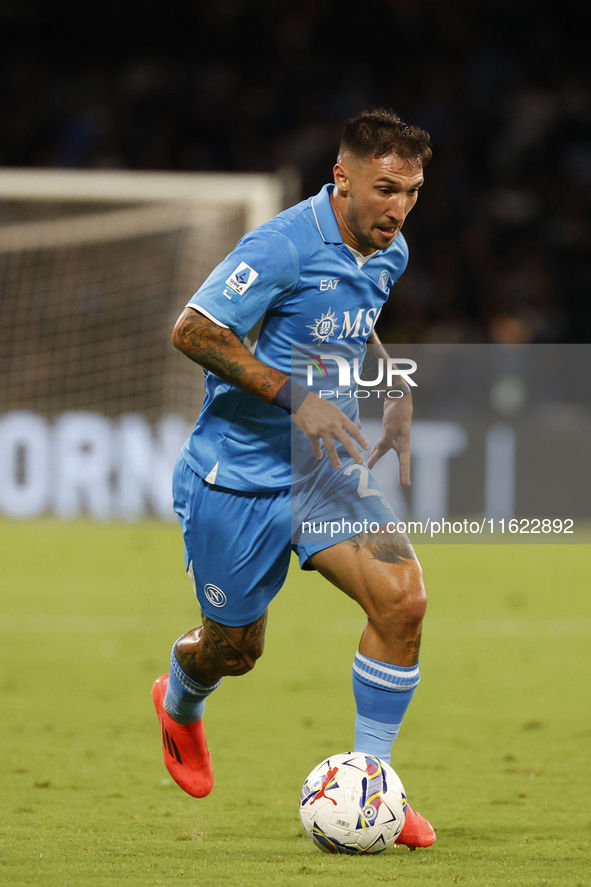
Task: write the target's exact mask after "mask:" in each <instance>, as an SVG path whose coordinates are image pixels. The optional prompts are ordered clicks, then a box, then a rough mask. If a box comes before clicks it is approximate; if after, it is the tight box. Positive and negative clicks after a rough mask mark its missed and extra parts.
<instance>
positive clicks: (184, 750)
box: [152, 674, 213, 798]
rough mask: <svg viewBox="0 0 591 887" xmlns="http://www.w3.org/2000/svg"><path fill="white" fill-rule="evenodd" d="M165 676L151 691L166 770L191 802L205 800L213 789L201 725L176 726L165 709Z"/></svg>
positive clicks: (209, 763)
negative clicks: (193, 799)
mask: <svg viewBox="0 0 591 887" xmlns="http://www.w3.org/2000/svg"><path fill="white" fill-rule="evenodd" d="M167 687H168V675H167V674H163V675H161V676H160V677H159V678H156V680H155V681H154V685H153V687H152V699H153V701H154V708H155V709H156V714H157V715H158V720H159V721H160V727H161V730H162V750H163V752H164V764H165V766H166V769H167V770H168V772H169V773H170V775H171V776H172V778H173V779H174V781H175V782H176V783H177V784H178V785H180V787H181V788H182V789H183V790H184V791H186V792H187V794H189V795H192V796H193V797H194V798H204V797H205V796H206V795H208V794H209V793H210V791H211V790H212V788H213V770H212V767H211V755H210V754H209V750H208V748H207V743H206V742H205V731H204V729H203V721H196V722H195V723H193V724H177V722H176V721H173V719H172V718H171V717H170V715H169V714H168V712H167V711H165V709H164V694H165V693H166V688H167Z"/></svg>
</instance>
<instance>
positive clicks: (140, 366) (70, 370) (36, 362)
mask: <svg viewBox="0 0 591 887" xmlns="http://www.w3.org/2000/svg"><path fill="white" fill-rule="evenodd" d="M283 187H284V186H283V182H282V180H281V179H280V178H279V177H277V176H263V175H225V174H201V173H196V174H192V173H180V174H173V173H137V172H124V171H117V172H115V171H102V170H97V171H95V170H92V171H47V170H0V293H1V295H0V413H2V412H5V411H9V410H14V409H21V410H22V409H29V410H34V411H35V412H37V413H41V414H43V415H45V416H48V417H49V416H55V415H56V414H57V413H59V412H62V411H65V410H91V411H98V412H100V413H103V414H105V415H107V416H116V415H120V414H122V413H128V412H134V413H141V414H143V415H144V416H146V417H147V418H149V419H151V420H154V419H156V418H158V417H159V416H161V415H162V414H164V413H175V414H179V415H182V416H185V417H187V419H194V418H195V416H196V413H197V411H198V408H199V405H200V402H201V398H202V381H201V373H200V372H199V371H198V370H197V371H196V369H197V368H196V367H195V366H194V365H191V362H190V361H188V360H187V358H186V357H183V356H182V355H180V354H179V353H178V352H175V350H174V349H173V348H172V346H171V345H170V331H171V328H172V325H173V323H174V320H175V319H176V317H177V316H178V314H179V313H180V311H181V310H182V307H183V305H184V304H185V303H186V302H187V301H188V299H189V298H190V296H191V295H192V294H193V292H194V291H195V290H196V289H197V288H198V287H199V286H200V284H201V283H202V282H203V280H204V279H205V278H206V277H207V275H208V274H209V272H210V271H211V270H212V268H213V267H214V266H215V265H216V264H217V263H218V262H219V261H220V260H221V259H222V258H223V257H224V256H225V255H226V254H227V253H228V252H229V251H230V250H231V249H232V248H233V246H234V245H235V243H236V242H237V240H238V239H239V238H240V237H241V236H242V235H243V234H244V233H245V232H246V231H248V230H250V229H251V228H253V227H255V226H256V225H258V224H261V223H262V222H264V221H266V220H267V219H269V218H271V217H272V216H273V215H274V214H275V213H277V212H279V211H280V210H281V209H282V208H283Z"/></svg>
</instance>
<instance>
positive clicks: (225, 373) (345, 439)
mask: <svg viewBox="0 0 591 887" xmlns="http://www.w3.org/2000/svg"><path fill="white" fill-rule="evenodd" d="M172 344H173V345H174V346H175V347H176V348H178V349H179V351H182V352H183V354H186V356H187V357H189V358H190V359H191V360H194V361H195V363H198V364H200V365H201V366H202V367H205V369H206V370H211V372H212V373H215V375H216V376H219V377H220V379H223V380H224V381H225V382H230V384H232V385H236V387H237V388H241V389H242V390H243V391H247V392H248V393H249V394H252V395H254V396H255V397H260V398H261V400H264V401H266V403H273V400H274V398H275V396H276V394H277V392H278V391H279V390H280V389H281V388H282V387H283V386H284V385H285V383H286V382H287V380H288V378H289V377H288V375H287V374H286V373H282V372H281V370H276V369H274V368H273V367H270V366H268V365H267V364H265V363H263V362H262V361H260V360H257V358H256V357H254V356H253V355H252V354H251V353H250V351H249V350H248V348H247V347H246V346H245V345H244V344H243V343H242V342H241V341H240V339H239V338H238V336H237V335H236V334H235V333H233V332H232V330H229V329H226V328H224V327H221V326H219V325H218V324H217V323H214V322H213V321H212V320H210V319H209V318H208V317H205V315H204V314H201V312H200V311H198V310H197V309H194V308H185V310H184V311H183V313H182V314H181V315H180V317H179V319H178V320H177V322H176V324H175V327H174V330H173V332H172ZM292 419H293V421H294V422H295V424H296V425H297V426H298V428H300V429H301V430H302V431H303V432H304V434H306V435H307V436H308V438H309V439H310V443H311V444H312V450H313V452H314V455H315V456H316V458H317V459H321V458H322V449H321V447H320V441H321V440H322V442H323V444H324V448H325V450H326V453H327V455H328V457H329V459H330V461H331V462H332V464H333V465H334V467H335V468H340V467H341V461H340V459H339V457H338V455H337V451H336V448H335V443H334V441H335V440H338V441H340V442H341V443H342V445H343V446H344V447H345V449H346V450H347V452H348V453H349V455H351V456H352V457H353V459H355V461H356V462H358V463H361V462H362V461H363V459H362V457H361V453H360V452H359V450H358V449H357V447H356V446H355V444H354V443H353V440H352V439H351V438H354V439H355V440H356V441H358V443H359V444H361V446H362V447H363V448H364V449H367V447H368V444H367V441H366V440H365V438H364V437H363V435H362V434H361V431H360V430H359V428H358V427H357V426H356V425H355V424H354V423H353V422H351V421H350V419H348V418H347V416H345V414H344V413H343V412H342V410H339V408H338V407H337V406H335V405H334V404H332V403H329V402H328V401H326V400H321V399H320V398H319V397H318V396H317V395H316V394H314V393H313V392H310V393H309V394H308V396H307V397H306V399H305V400H304V401H303V403H302V404H301V405H300V407H299V408H298V410H297V411H296V412H295V413H293V414H292Z"/></svg>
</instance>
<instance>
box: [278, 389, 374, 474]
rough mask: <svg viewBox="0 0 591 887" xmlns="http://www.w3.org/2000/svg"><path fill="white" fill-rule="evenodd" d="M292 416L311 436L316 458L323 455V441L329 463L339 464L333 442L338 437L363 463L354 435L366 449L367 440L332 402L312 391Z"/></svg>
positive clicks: (338, 466)
mask: <svg viewBox="0 0 591 887" xmlns="http://www.w3.org/2000/svg"><path fill="white" fill-rule="evenodd" d="M291 418H292V419H293V421H294V422H295V424H296V425H297V426H298V428H299V429H300V430H301V431H303V432H304V434H305V435H306V436H307V437H308V438H309V439H310V443H311V444H312V451H313V453H314V455H315V457H316V458H317V459H322V447H321V446H320V441H322V443H323V444H324V449H325V450H326V455H327V456H328V458H329V459H330V461H331V463H332V465H333V466H334V467H335V468H341V467H342V463H341V460H340V459H339V456H338V453H337V450H336V446H335V441H337V440H338V441H339V443H341V444H342V445H343V446H344V448H345V449H346V451H347V452H348V453H349V455H350V456H351V457H352V458H353V459H354V460H355V462H357V464H358V465H362V464H363V456H362V455H361V453H360V452H359V450H358V449H357V447H356V446H355V444H354V443H353V439H354V440H356V441H357V443H358V444H359V446H360V447H363V449H364V450H368V449H369V444H368V442H367V441H366V439H365V438H364V436H363V435H362V433H361V431H360V430H359V428H358V427H357V425H355V423H354V422H351V420H350V419H348V418H347V416H345V414H344V413H343V411H342V410H339V408H338V407H337V406H335V405H334V403H330V401H328V400H322V398H320V397H318V395H317V394H314V392H313V391H311V392H310V393H309V394H308V396H307V397H306V399H305V400H304V401H303V403H302V404H301V405H300V407H299V408H298V410H297V411H296V412H295V413H293V414H292V417H291Z"/></svg>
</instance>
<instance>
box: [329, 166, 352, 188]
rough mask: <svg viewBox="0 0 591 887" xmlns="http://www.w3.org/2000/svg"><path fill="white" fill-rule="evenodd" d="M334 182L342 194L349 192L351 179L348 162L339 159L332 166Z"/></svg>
mask: <svg viewBox="0 0 591 887" xmlns="http://www.w3.org/2000/svg"><path fill="white" fill-rule="evenodd" d="M332 173H333V176H334V183H335V185H336V187H337V189H338V190H339V191H340V192H341V194H348V193H349V191H350V190H351V179H350V175H349V170H348V169H347V166H346V164H344V163H342V162H341V161H337V163H335V165H334V166H333V168H332Z"/></svg>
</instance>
